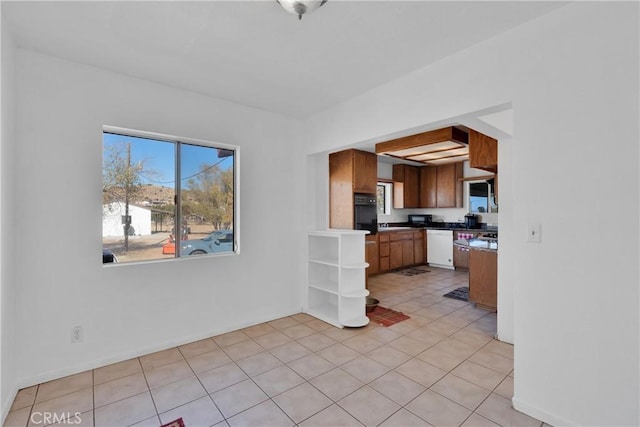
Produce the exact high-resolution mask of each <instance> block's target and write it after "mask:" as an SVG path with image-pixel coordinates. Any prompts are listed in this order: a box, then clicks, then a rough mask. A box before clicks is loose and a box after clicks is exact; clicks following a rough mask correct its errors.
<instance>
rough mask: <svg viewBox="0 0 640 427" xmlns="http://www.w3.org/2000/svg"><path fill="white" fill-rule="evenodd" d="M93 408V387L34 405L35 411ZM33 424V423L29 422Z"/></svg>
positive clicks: (69, 410) (73, 410)
mask: <svg viewBox="0 0 640 427" xmlns="http://www.w3.org/2000/svg"><path fill="white" fill-rule="evenodd" d="M91 409H93V389H91V388H85V389H83V390H79V391H74V392H73V393H68V394H63V395H62V396H60V397H56V398H54V399H49V400H45V401H44V402H40V403H36V404H35V405H33V412H41V413H45V412H50V413H54V412H55V413H58V414H60V413H67V412H68V413H72V414H74V413H76V412H87V411H90V410H91ZM29 424H32V423H29Z"/></svg>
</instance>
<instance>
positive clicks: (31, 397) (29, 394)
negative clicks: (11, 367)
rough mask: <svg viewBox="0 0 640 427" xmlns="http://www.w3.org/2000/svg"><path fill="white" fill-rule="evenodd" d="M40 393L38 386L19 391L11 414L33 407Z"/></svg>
mask: <svg viewBox="0 0 640 427" xmlns="http://www.w3.org/2000/svg"><path fill="white" fill-rule="evenodd" d="M37 392H38V386H37V385H34V386H33V387H27V388H23V389H21V390H19V391H18V393H17V394H16V398H15V399H14V400H13V405H11V409H10V410H9V412H13V411H17V410H18V409H22V408H26V407H27V406H31V405H33V403H34V402H35V400H36V393H37Z"/></svg>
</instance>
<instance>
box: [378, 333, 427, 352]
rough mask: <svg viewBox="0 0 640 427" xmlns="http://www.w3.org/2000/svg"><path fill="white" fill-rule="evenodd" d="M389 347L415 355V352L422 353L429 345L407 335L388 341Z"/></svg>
mask: <svg viewBox="0 0 640 427" xmlns="http://www.w3.org/2000/svg"><path fill="white" fill-rule="evenodd" d="M387 345H390V346H391V347H393V348H395V349H397V350H400V351H402V352H405V353H407V354H409V355H411V356H415V355H417V354H420V353H422V352H423V351H425V350H426V349H427V348H429V347H430V346H429V345H428V344H425V343H424V342H422V341H418V340H416V339H413V338H410V337H408V336H404V337H400V338H398V339H395V340H393V341H391V342H390V343H388V344H387Z"/></svg>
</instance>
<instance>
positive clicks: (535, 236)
mask: <svg viewBox="0 0 640 427" xmlns="http://www.w3.org/2000/svg"><path fill="white" fill-rule="evenodd" d="M541 241H542V226H541V225H540V224H529V228H528V229H527V242H529V243H540V242H541Z"/></svg>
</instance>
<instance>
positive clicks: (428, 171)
mask: <svg viewBox="0 0 640 427" xmlns="http://www.w3.org/2000/svg"><path fill="white" fill-rule="evenodd" d="M437 197H438V168H437V167H435V166H424V167H421V168H420V207H421V208H437V207H438V199H437Z"/></svg>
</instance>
